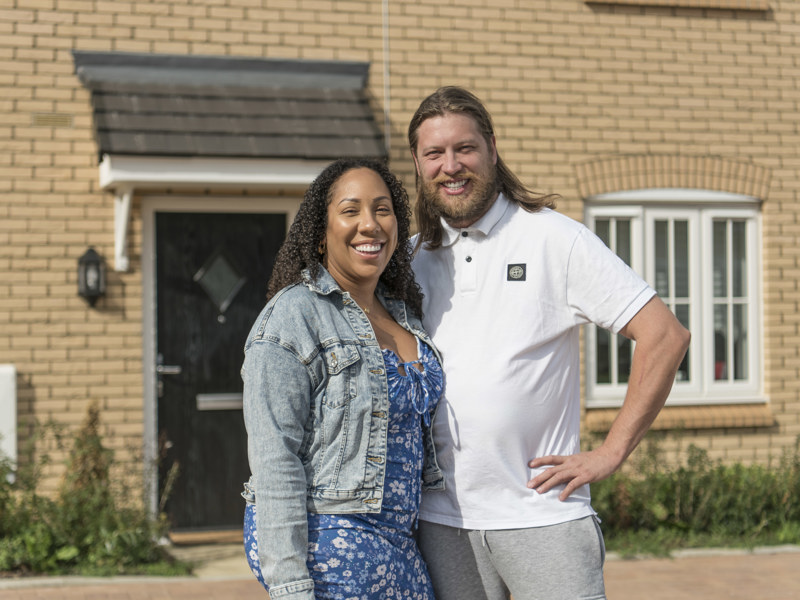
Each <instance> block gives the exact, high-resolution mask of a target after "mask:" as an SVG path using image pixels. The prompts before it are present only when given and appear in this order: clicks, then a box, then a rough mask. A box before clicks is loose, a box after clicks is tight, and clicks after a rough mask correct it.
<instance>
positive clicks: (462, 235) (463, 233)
mask: <svg viewBox="0 0 800 600" xmlns="http://www.w3.org/2000/svg"><path fill="white" fill-rule="evenodd" d="M468 235H469V232H468V231H462V232H461V237H467V236H468Z"/></svg>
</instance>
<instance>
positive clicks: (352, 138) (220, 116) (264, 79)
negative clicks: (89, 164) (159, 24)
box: [73, 51, 386, 159]
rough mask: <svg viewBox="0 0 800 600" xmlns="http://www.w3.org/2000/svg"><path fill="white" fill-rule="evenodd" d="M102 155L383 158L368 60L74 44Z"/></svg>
mask: <svg viewBox="0 0 800 600" xmlns="http://www.w3.org/2000/svg"><path fill="white" fill-rule="evenodd" d="M73 57H74V61H75V72H76V74H77V76H78V78H79V79H80V81H81V82H82V83H83V85H84V86H85V87H86V88H88V89H89V90H90V91H91V102H92V108H93V112H94V130H95V137H96V140H97V145H98V151H99V154H100V156H101V157H102V156H103V154H112V155H114V154H117V155H147V156H184V157H186V156H189V157H247V158H297V159H334V158H338V157H341V156H371V157H378V156H380V157H385V156H386V148H385V146H384V141H383V135H382V133H381V131H380V129H379V127H378V126H377V123H376V122H375V115H374V113H373V109H372V107H371V106H370V103H369V97H368V93H367V89H366V84H367V77H368V73H369V64H368V63H361V62H339V61H304V60H268V59H255V58H232V57H216V56H183V55H167V54H133V53H124V52H82V51H73Z"/></svg>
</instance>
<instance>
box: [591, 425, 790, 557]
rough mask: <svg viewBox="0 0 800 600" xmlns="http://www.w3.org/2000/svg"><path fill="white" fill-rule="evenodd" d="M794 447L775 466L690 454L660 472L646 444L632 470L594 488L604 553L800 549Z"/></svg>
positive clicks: (692, 450)
mask: <svg viewBox="0 0 800 600" xmlns="http://www.w3.org/2000/svg"><path fill="white" fill-rule="evenodd" d="M799 448H800V439H798V443H796V444H795V447H794V448H793V449H792V450H790V451H787V452H785V453H784V454H783V456H782V458H781V460H780V461H779V464H777V465H775V466H763V465H750V466H744V465H741V464H732V465H724V464H722V463H721V462H719V461H717V462H712V461H711V460H710V459H709V457H708V453H707V452H706V451H705V450H702V449H700V448H698V447H696V446H690V447H689V448H688V450H687V453H686V460H685V464H681V465H679V466H677V467H674V468H668V467H665V466H664V465H665V463H664V461H663V460H661V453H660V451H659V449H658V446H657V444H655V443H650V444H649V445H648V446H647V447H646V448H645V449H644V453H643V455H642V456H641V457H640V458H639V460H638V462H637V463H636V464H635V465H634V468H633V469H632V470H630V471H623V472H620V473H616V474H615V475H613V476H612V477H610V478H608V479H606V480H604V481H601V482H597V483H594V484H592V504H593V506H594V508H595V510H597V512H598V514H599V515H600V517H601V519H602V524H601V527H602V529H603V534H604V536H605V538H606V544H607V547H608V549H609V550H616V551H618V552H621V553H622V554H632V553H654V554H665V553H669V551H670V550H672V549H676V548H686V547H699V546H720V545H724V546H743V547H748V546H754V545H756V544H785V543H800V500H798V498H800V450H799Z"/></svg>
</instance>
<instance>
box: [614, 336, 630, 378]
mask: <svg viewBox="0 0 800 600" xmlns="http://www.w3.org/2000/svg"><path fill="white" fill-rule="evenodd" d="M632 354H633V343H632V342H631V341H630V340H629V339H628V338H626V337H625V336H624V335H618V336H617V383H628V378H629V377H630V373H631V356H632Z"/></svg>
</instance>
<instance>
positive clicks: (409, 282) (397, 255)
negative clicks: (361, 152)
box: [267, 158, 422, 317]
mask: <svg viewBox="0 0 800 600" xmlns="http://www.w3.org/2000/svg"><path fill="white" fill-rule="evenodd" d="M359 168H366V169H371V170H373V171H375V173H377V174H378V175H379V176H380V178H381V179H383V182H384V183H385V184H386V187H387V188H389V194H390V196H391V199H392V207H393V208H394V214H395V218H396V219H397V248H396V249H395V251H394V254H392V257H391V259H389V263H388V264H387V265H386V269H384V271H383V273H381V276H380V281H381V282H382V283H383V284H384V285H385V286H386V291H387V293H388V295H390V296H391V297H393V298H397V299H399V300H403V301H404V302H405V303H406V305H407V306H408V308H409V309H410V310H411V312H412V313H413V314H415V315H417V316H419V317H421V316H422V292H421V290H420V287H419V284H418V283H417V282H416V280H415V279H414V273H413V271H412V270H411V242H410V241H409V235H410V228H411V208H410V206H409V202H408V194H407V193H406V190H405V188H404V187H403V184H402V183H401V182H400V180H399V179H398V178H397V177H396V176H395V175H394V173H392V172H391V171H390V170H389V167H388V166H386V164H385V163H384V162H382V161H379V160H374V159H368V158H344V159H339V160H337V161H335V162H333V163H331V164H330V165H328V166H327V167H326V168H325V169H324V170H323V171H322V173H320V174H319V175H318V176H317V178H316V179H315V180H314V181H313V182H312V183H311V185H310V186H309V187H308V190H306V194H305V197H304V198H303V202H302V204H301V205H300V208H299V209H298V211H297V216H296V217H295V219H294V222H293V223H292V225H291V227H290V228H289V234H288V235H287V237H286V241H285V242H284V243H283V245H282V246H281V248H280V250H279V251H278V255H277V257H276V258H275V266H274V267H273V269H272V276H271V277H270V280H269V284H268V286H267V300H269V299H270V298H272V297H273V296H274V295H275V294H277V293H278V292H279V291H280V290H281V289H283V288H284V287H286V286H287V285H291V284H293V283H297V282H299V281H301V280H302V273H303V270H304V269H309V272H310V275H311V278H312V279H316V278H317V276H318V275H319V267H320V264H321V262H322V256H321V255H320V253H319V247H320V242H321V241H322V240H323V238H324V237H325V231H326V229H327V227H328V204H330V201H331V192H332V189H333V186H334V184H335V183H336V182H337V181H339V179H340V178H341V177H342V175H344V174H345V173H347V172H348V171H351V170H353V169H359Z"/></svg>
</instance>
